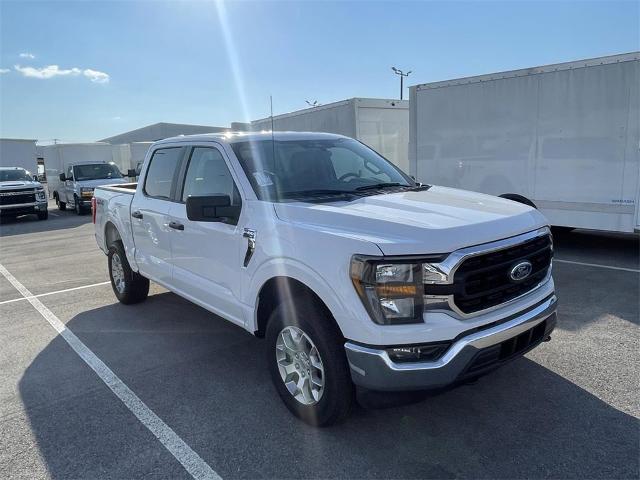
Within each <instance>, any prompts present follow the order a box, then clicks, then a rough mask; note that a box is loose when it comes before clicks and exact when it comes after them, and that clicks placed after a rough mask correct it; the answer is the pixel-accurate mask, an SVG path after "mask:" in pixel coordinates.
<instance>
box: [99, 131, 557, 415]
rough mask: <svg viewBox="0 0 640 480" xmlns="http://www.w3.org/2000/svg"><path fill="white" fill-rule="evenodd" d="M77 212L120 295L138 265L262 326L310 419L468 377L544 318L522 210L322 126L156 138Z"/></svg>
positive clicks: (136, 297) (144, 290)
mask: <svg viewBox="0 0 640 480" xmlns="http://www.w3.org/2000/svg"><path fill="white" fill-rule="evenodd" d="M93 214H94V218H93V220H94V223H95V235H96V240H97V243H98V245H99V247H100V248H101V249H102V250H103V251H104V252H105V253H106V254H107V255H108V263H109V272H110V276H111V282H112V286H113V290H114V293H115V295H116V296H117V298H118V299H119V300H120V301H121V302H122V303H125V304H129V303H136V302H140V301H143V300H144V299H145V298H146V296H147V294H148V290H149V280H152V281H154V282H157V283H158V284H160V285H163V286H164V287H166V288H168V289H169V290H171V291H173V292H175V293H176V294H178V295H180V296H182V297H184V298H186V299H188V300H190V301H192V302H193V303H195V304H197V305H200V306H202V307H204V308H205V309H207V310H209V311H211V312H213V313H215V314H217V315H219V316H221V317H223V318H225V319H227V320H229V321H231V322H233V323H235V324H237V325H239V326H241V327H243V328H245V329H246V330H248V331H249V332H251V333H253V334H255V335H257V336H258V337H265V338H266V341H267V342H268V348H267V359H266V360H267V365H268V368H269V370H270V372H271V375H272V378H273V381H274V385H275V387H276V389H277V391H278V393H279V394H280V396H281V398H282V400H283V401H284V403H285V404H286V405H287V407H288V408H289V409H290V410H291V411H292V412H293V413H294V414H295V415H297V416H298V417H300V418H302V419H303V420H304V421H306V422H308V423H311V424H314V425H328V424H331V423H334V422H336V421H338V420H340V419H342V418H344V417H346V416H347V414H348V412H349V410H350V406H351V405H352V402H353V399H354V392H355V388H354V386H355V385H358V386H360V387H363V388H367V389H371V390H420V389H431V388H439V387H444V386H448V385H453V384H457V383H460V382H467V381H469V380H473V379H475V378H477V377H479V376H480V375H482V374H484V373H486V372H488V371H490V370H492V369H494V368H496V367H498V366H500V365H502V364H503V363H505V362H507V361H509V360H510V359H512V358H515V357H517V356H519V355H522V354H524V353H525V352H527V351H529V350H530V349H532V348H534V347H536V346H537V345H538V344H539V343H540V342H542V341H544V340H546V339H549V338H550V337H549V336H550V333H551V331H552V330H553V328H554V327H555V324H556V313H555V310H556V296H555V292H554V283H553V279H552V277H551V259H552V254H553V244H552V237H551V233H550V230H549V228H548V226H547V221H546V220H545V218H544V217H543V216H542V215H541V214H540V213H539V212H538V211H537V210H535V209H533V208H531V207H529V206H527V205H523V204H520V203H516V202H513V201H510V200H506V199H502V198H497V197H492V196H488V195H484V194H478V193H471V192H466V191H462V190H455V189H451V188H444V187H437V186H429V185H421V184H416V183H415V182H414V181H413V180H412V179H411V178H410V177H409V176H407V175H406V174H405V173H403V172H402V171H400V170H399V169H398V168H397V167H395V166H393V165H392V164H390V163H389V162H388V161H386V160H385V159H384V158H382V157H381V156H380V155H378V154H377V153H376V152H374V151H373V150H371V149H369V148H368V147H366V146H364V145H363V144H361V143H360V142H357V141H355V140H352V139H349V138H346V137H342V136H339V135H332V134H320V133H275V134H271V133H266V134H265V133H251V134H237V135H236V134H220V135H218V134H211V135H196V136H185V137H176V138H171V139H166V140H162V141H160V142H156V143H155V144H153V145H152V147H151V148H150V149H149V152H148V153H147V156H146V159H145V162H144V164H143V167H142V171H141V173H140V178H139V182H138V183H137V184H125V185H120V186H108V187H96V189H95V193H94V198H93ZM176 321H179V320H176Z"/></svg>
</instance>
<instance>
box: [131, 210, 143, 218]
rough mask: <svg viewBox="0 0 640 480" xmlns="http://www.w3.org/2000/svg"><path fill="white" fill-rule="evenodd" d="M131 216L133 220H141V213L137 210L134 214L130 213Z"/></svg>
mask: <svg viewBox="0 0 640 480" xmlns="http://www.w3.org/2000/svg"><path fill="white" fill-rule="evenodd" d="M131 216H132V217H133V218H142V213H140V211H139V210H136V211H135V212H131Z"/></svg>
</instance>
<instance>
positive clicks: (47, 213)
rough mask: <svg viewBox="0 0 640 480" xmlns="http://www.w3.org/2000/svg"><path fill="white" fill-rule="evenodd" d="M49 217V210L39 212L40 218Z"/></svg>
mask: <svg viewBox="0 0 640 480" xmlns="http://www.w3.org/2000/svg"><path fill="white" fill-rule="evenodd" d="M47 218H49V210H45V211H44V212H38V220H46V219H47Z"/></svg>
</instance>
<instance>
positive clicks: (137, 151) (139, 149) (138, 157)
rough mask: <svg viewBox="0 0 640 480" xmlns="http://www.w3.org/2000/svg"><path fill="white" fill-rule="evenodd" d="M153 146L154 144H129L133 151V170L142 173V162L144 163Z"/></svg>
mask: <svg viewBox="0 0 640 480" xmlns="http://www.w3.org/2000/svg"><path fill="white" fill-rule="evenodd" d="M151 145H153V142H132V143H130V144H129V148H130V151H131V167H130V168H133V169H134V170H135V171H136V172H138V173H139V172H140V167H141V166H142V162H144V157H145V155H146V154H147V151H148V150H149V147H150V146H151Z"/></svg>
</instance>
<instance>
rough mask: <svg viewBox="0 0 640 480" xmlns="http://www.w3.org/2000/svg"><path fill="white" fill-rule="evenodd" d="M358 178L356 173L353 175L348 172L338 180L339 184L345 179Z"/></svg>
mask: <svg viewBox="0 0 640 480" xmlns="http://www.w3.org/2000/svg"><path fill="white" fill-rule="evenodd" d="M351 177H353V178H359V177H360V175H358V174H357V173H353V172H348V173H345V174H344V175H341V176H340V178H338V181H339V182H344V181H345V180H346V179H347V178H351Z"/></svg>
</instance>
